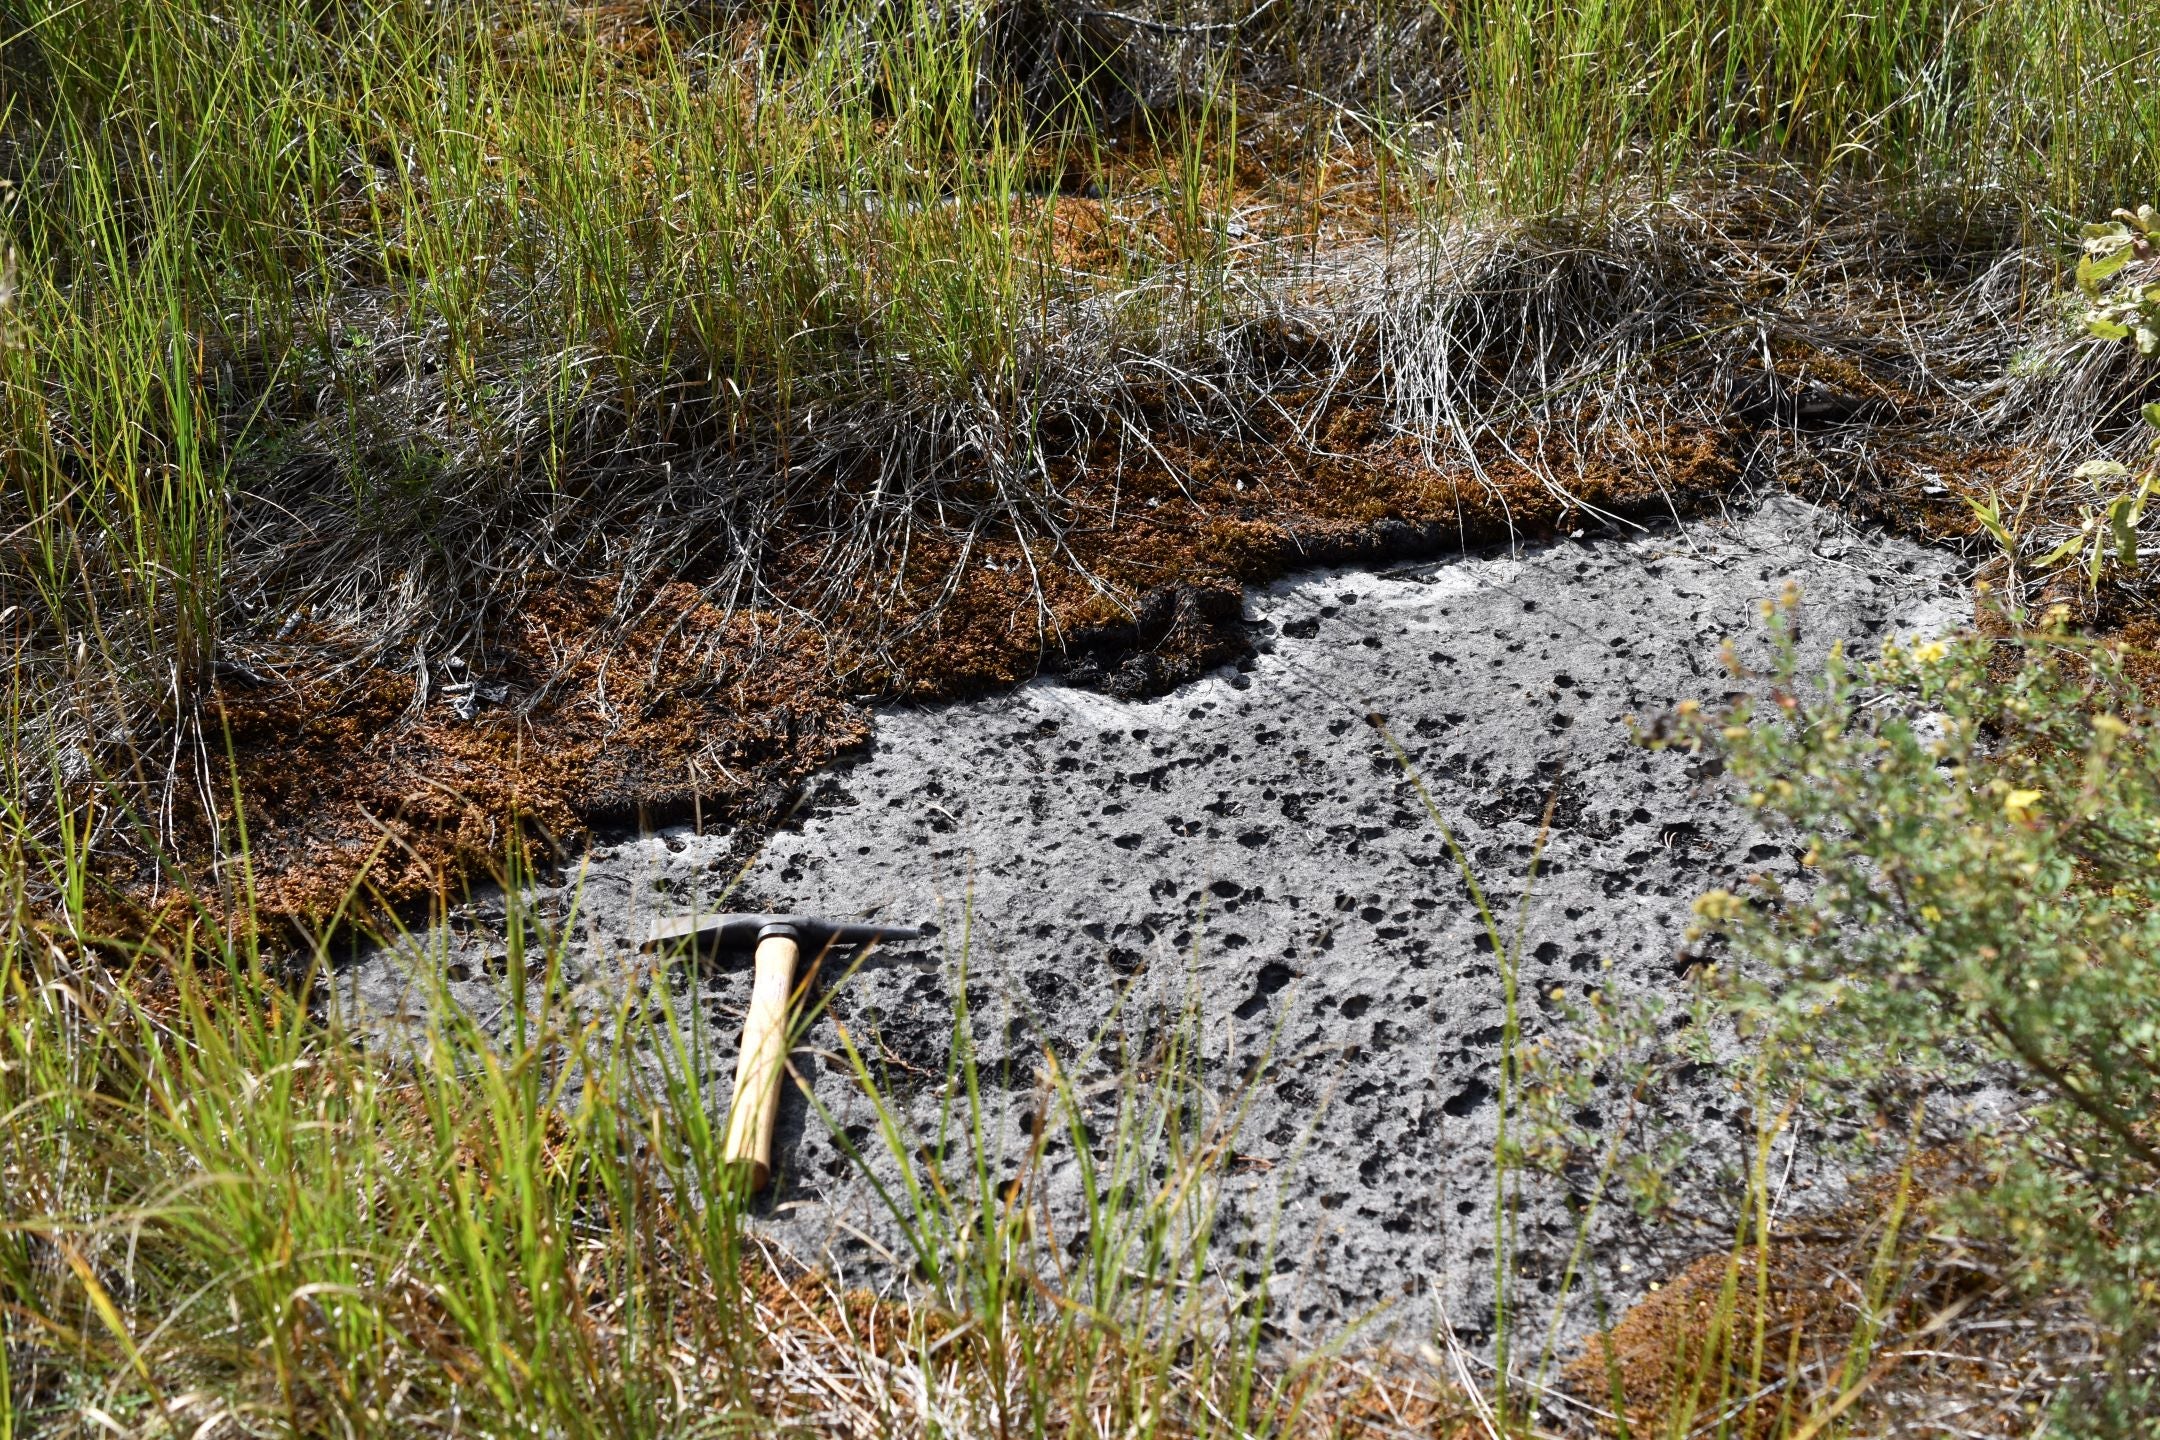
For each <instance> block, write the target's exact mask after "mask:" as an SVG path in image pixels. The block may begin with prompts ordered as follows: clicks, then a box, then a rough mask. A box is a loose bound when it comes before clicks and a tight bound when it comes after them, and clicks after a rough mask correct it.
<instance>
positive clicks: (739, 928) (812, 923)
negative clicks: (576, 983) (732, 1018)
mask: <svg viewBox="0 0 2160 1440" xmlns="http://www.w3.org/2000/svg"><path fill="white" fill-rule="evenodd" d="M922 933H923V932H922V930H921V928H920V927H918V926H914V925H869V924H862V923H859V922H856V921H852V920H827V919H824V918H822V917H820V916H817V915H683V916H678V917H676V918H674V919H671V920H655V921H653V926H652V933H650V934H649V935H647V936H646V937H645V944H644V946H643V948H644V949H647V950H657V949H659V948H660V947H661V946H663V945H671V944H677V943H682V942H688V943H690V944H693V945H699V946H706V945H710V946H713V947H714V948H716V949H722V950H748V949H749V948H750V947H752V946H753V945H756V944H757V943H758V941H760V940H763V939H764V938H765V937H767V936H768V935H785V936H787V937H788V938H789V939H791V940H793V941H794V942H795V943H796V945H797V946H799V947H800V948H802V949H803V950H805V951H808V952H809V953H810V954H813V955H815V954H817V953H818V952H820V951H822V950H826V949H828V948H830V947H832V946H835V945H867V944H869V943H870V942H871V941H873V940H913V939H914V938H915V937H916V936H918V935H920V934H922Z"/></svg>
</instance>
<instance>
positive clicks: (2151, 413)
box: [2138, 400, 2160, 430]
mask: <svg viewBox="0 0 2160 1440" xmlns="http://www.w3.org/2000/svg"><path fill="white" fill-rule="evenodd" d="M2138 413H2139V414H2140V415H2143V416H2144V417H2145V423H2146V424H2147V425H2150V426H2152V427H2153V429H2155V430H2160V400H2149V401H2147V402H2146V403H2145V405H2144V406H2143V407H2142V408H2140V409H2139V411H2138Z"/></svg>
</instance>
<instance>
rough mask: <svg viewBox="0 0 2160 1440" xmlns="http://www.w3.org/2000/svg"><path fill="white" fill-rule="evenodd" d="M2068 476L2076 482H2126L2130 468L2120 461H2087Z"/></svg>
mask: <svg viewBox="0 0 2160 1440" xmlns="http://www.w3.org/2000/svg"><path fill="white" fill-rule="evenodd" d="M2070 474H2071V476H2072V477H2073V478H2074V479H2078V480H2127V479H2129V478H2130V467H2129V466H2127V465H2125V464H2123V463H2122V462H2121V461H2120V460H2087V461H2086V462H2085V463H2084V464H2082V465H2080V466H2078V467H2077V469H2075V470H2073V471H2071V472H2070Z"/></svg>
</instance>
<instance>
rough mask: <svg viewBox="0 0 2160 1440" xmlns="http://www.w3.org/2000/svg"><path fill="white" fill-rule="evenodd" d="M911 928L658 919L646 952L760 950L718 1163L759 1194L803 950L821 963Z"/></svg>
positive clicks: (786, 918) (780, 918) (795, 920)
mask: <svg viewBox="0 0 2160 1440" xmlns="http://www.w3.org/2000/svg"><path fill="white" fill-rule="evenodd" d="M922 933H923V932H922V930H921V929H920V928H919V927H917V926H914V925H869V924H858V923H856V922H853V921H847V920H825V919H821V918H819V917H818V916H815V915H693V916H686V917H682V918H679V919H672V920H656V921H654V922H653V927H652V932H651V933H650V934H649V935H647V936H646V937H645V944H644V948H645V949H647V950H657V949H659V948H661V947H662V946H666V945H675V944H689V945H693V946H700V947H707V946H709V947H711V948H713V949H717V950H723V951H730V950H731V951H738V952H739V951H743V950H752V949H754V950H755V954H756V960H755V967H754V972H753V978H752V981H751V986H750V1011H749V1013H748V1014H747V1015H746V1016H744V1017H743V1034H742V1050H741V1051H740V1052H739V1053H738V1054H737V1055H736V1057H735V1094H734V1097H733V1098H732V1099H731V1100H730V1101H729V1102H728V1125H727V1143H726V1145H725V1146H724V1147H723V1148H722V1150H721V1158H722V1160H723V1161H725V1162H726V1163H727V1164H729V1165H731V1166H744V1167H747V1169H748V1170H749V1175H750V1189H749V1192H748V1193H750V1194H752V1195H755V1194H756V1193H757V1192H758V1191H760V1190H763V1189H764V1188H765V1182H766V1181H767V1180H768V1179H770V1178H771V1176H772V1137H773V1120H774V1118H775V1117H777V1116H778V1115H779V1113H780V1075H781V1072H782V1071H784V1070H785V1069H786V1068H787V1049H788V1007H789V1004H790V1002H792V1001H793V999H794V997H795V962H796V960H797V958H798V957H799V956H800V955H801V953H802V951H803V950H804V949H805V948H808V949H809V950H811V951H812V953H813V954H815V955H817V956H818V957H819V958H820V959H822V958H823V957H824V955H825V953H826V952H827V951H829V950H831V949H832V948H833V947H834V946H838V945H868V944H871V943H873V942H874V941H878V940H913V939H914V938H916V937H917V936H919V935H921V934H922Z"/></svg>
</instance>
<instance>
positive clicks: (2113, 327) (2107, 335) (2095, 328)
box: [2085, 310, 2130, 340]
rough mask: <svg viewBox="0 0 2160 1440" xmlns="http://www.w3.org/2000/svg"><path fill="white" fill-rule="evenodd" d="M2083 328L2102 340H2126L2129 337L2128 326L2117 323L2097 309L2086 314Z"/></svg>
mask: <svg viewBox="0 0 2160 1440" xmlns="http://www.w3.org/2000/svg"><path fill="white" fill-rule="evenodd" d="M2085 328H2086V330H2088V331H2089V332H2091V333H2092V334H2094V335H2097V336H2099V337H2100V338H2101V339H2102V340H2127V339H2129V338H2130V327H2129V326H2127V325H2118V324H2116V323H2115V322H2114V321H2113V320H2110V319H2108V318H2107V316H2105V315H2103V314H2101V313H2100V312H2099V311H2097V310H2094V311H2090V312H2088V313H2087V314H2086V316H2085Z"/></svg>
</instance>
